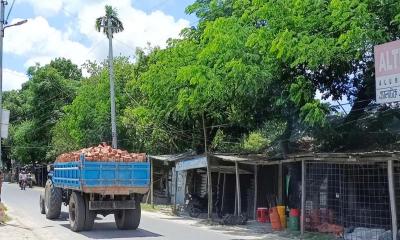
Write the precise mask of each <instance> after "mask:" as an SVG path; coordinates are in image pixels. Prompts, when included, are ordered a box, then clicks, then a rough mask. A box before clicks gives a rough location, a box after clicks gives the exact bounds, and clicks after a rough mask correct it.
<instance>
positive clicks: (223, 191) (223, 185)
mask: <svg viewBox="0 0 400 240" xmlns="http://www.w3.org/2000/svg"><path fill="white" fill-rule="evenodd" d="M225 183H226V173H224V181H223V183H222V203H221V213H222V214H223V213H224V205H225Z"/></svg>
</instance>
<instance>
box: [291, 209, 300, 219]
mask: <svg viewBox="0 0 400 240" xmlns="http://www.w3.org/2000/svg"><path fill="white" fill-rule="evenodd" d="M289 216H291V217H300V211H299V209H297V208H292V209H290V213H289Z"/></svg>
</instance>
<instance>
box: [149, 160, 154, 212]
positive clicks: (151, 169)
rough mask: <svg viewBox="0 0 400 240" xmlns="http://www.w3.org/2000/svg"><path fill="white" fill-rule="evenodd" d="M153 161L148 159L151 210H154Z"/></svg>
mask: <svg viewBox="0 0 400 240" xmlns="http://www.w3.org/2000/svg"><path fill="white" fill-rule="evenodd" d="M153 164H154V161H153V159H150V174H151V175H150V178H151V185H150V194H151V208H154V165H153Z"/></svg>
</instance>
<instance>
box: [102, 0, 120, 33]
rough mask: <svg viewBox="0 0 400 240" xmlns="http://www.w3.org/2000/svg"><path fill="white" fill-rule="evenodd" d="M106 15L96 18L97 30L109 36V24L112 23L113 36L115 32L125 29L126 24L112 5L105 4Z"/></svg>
mask: <svg viewBox="0 0 400 240" xmlns="http://www.w3.org/2000/svg"><path fill="white" fill-rule="evenodd" d="M105 10H106V15H105V16H102V17H98V18H97V19H96V30H97V31H98V32H103V33H104V34H105V35H106V36H107V37H109V36H108V25H109V24H110V25H111V37H112V36H113V34H114V33H119V32H122V31H124V25H123V24H122V22H121V20H119V18H118V12H117V10H116V9H115V8H113V7H112V6H109V5H106V6H105Z"/></svg>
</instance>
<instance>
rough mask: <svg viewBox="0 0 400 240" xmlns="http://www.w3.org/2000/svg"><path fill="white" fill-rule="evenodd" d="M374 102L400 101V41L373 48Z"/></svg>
mask: <svg viewBox="0 0 400 240" xmlns="http://www.w3.org/2000/svg"><path fill="white" fill-rule="evenodd" d="M374 53H375V85H376V102H377V103H391V102H398V101H400V40H398V41H394V42H389V43H385V44H382V45H377V46H375V49H374Z"/></svg>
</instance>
